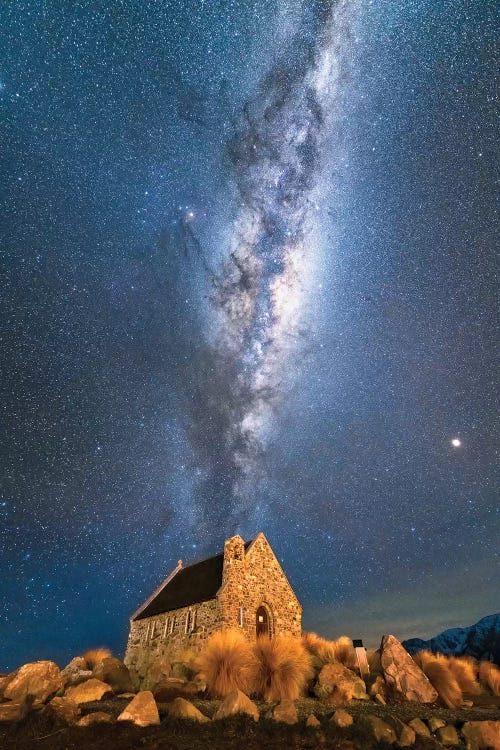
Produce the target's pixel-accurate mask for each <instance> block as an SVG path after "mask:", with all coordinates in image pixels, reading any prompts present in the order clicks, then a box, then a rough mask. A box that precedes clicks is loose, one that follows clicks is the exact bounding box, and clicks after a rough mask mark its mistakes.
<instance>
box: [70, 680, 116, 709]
mask: <svg viewBox="0 0 500 750" xmlns="http://www.w3.org/2000/svg"><path fill="white" fill-rule="evenodd" d="M112 693H113V691H112V690H111V687H110V686H109V685H107V684H106V683H105V682H101V680H97V679H96V678H95V677H92V678H91V679H90V680H87V681H86V682H81V683H80V684H79V685H75V686H74V687H70V688H68V689H67V690H66V698H71V700H74V701H75V703H90V702H91V701H100V700H102V698H104V697H105V696H106V697H107V696H110V695H111V694H112Z"/></svg>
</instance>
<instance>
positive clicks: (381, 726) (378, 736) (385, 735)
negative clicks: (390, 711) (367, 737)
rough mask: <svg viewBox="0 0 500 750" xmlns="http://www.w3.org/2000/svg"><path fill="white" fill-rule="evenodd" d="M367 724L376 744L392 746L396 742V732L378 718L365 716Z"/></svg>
mask: <svg viewBox="0 0 500 750" xmlns="http://www.w3.org/2000/svg"><path fill="white" fill-rule="evenodd" d="M367 721H368V724H369V725H370V729H371V733H372V736H373V738H374V739H375V740H376V742H382V741H384V742H387V743H388V744H389V745H392V744H394V743H395V742H396V741H397V736H396V732H395V731H394V729H393V728H392V727H390V726H389V724H386V722H385V721H382V719H380V718H379V717H378V716H373V715H372V716H367Z"/></svg>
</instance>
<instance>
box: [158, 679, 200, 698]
mask: <svg viewBox="0 0 500 750" xmlns="http://www.w3.org/2000/svg"><path fill="white" fill-rule="evenodd" d="M198 693H199V689H198V685H197V684H195V683H194V682H186V680H180V679H179V678H178V677H166V678H164V679H163V680H161V682H159V683H158V684H157V685H156V687H155V688H153V695H154V697H155V700H156V701H157V702H159V703H169V702H170V701H173V700H174V698H186V699H189V698H194V696H195V695H198Z"/></svg>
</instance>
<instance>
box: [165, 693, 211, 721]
mask: <svg viewBox="0 0 500 750" xmlns="http://www.w3.org/2000/svg"><path fill="white" fill-rule="evenodd" d="M167 713H168V715H169V716H174V717H175V718H177V719H190V720H191V721H199V722H206V721H210V719H209V718H208V716H205V714H202V713H201V711H199V710H198V709H197V708H196V706H193V704H192V703H191V702H190V701H187V700H185V699H184V698H175V699H174V700H173V701H172V703H169V704H168V705H167Z"/></svg>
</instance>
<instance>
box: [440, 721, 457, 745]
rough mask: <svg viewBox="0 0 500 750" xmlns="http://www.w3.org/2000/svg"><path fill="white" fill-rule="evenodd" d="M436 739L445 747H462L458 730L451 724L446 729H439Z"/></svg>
mask: <svg viewBox="0 0 500 750" xmlns="http://www.w3.org/2000/svg"><path fill="white" fill-rule="evenodd" d="M436 737H437V739H438V740H439V742H440V743H441V744H442V745H444V746H445V747H455V746H456V745H460V740H459V737H458V734H457V730H456V729H455V727H454V726H452V725H451V724H447V725H446V726H444V727H439V729H438V730H437V732H436Z"/></svg>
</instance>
